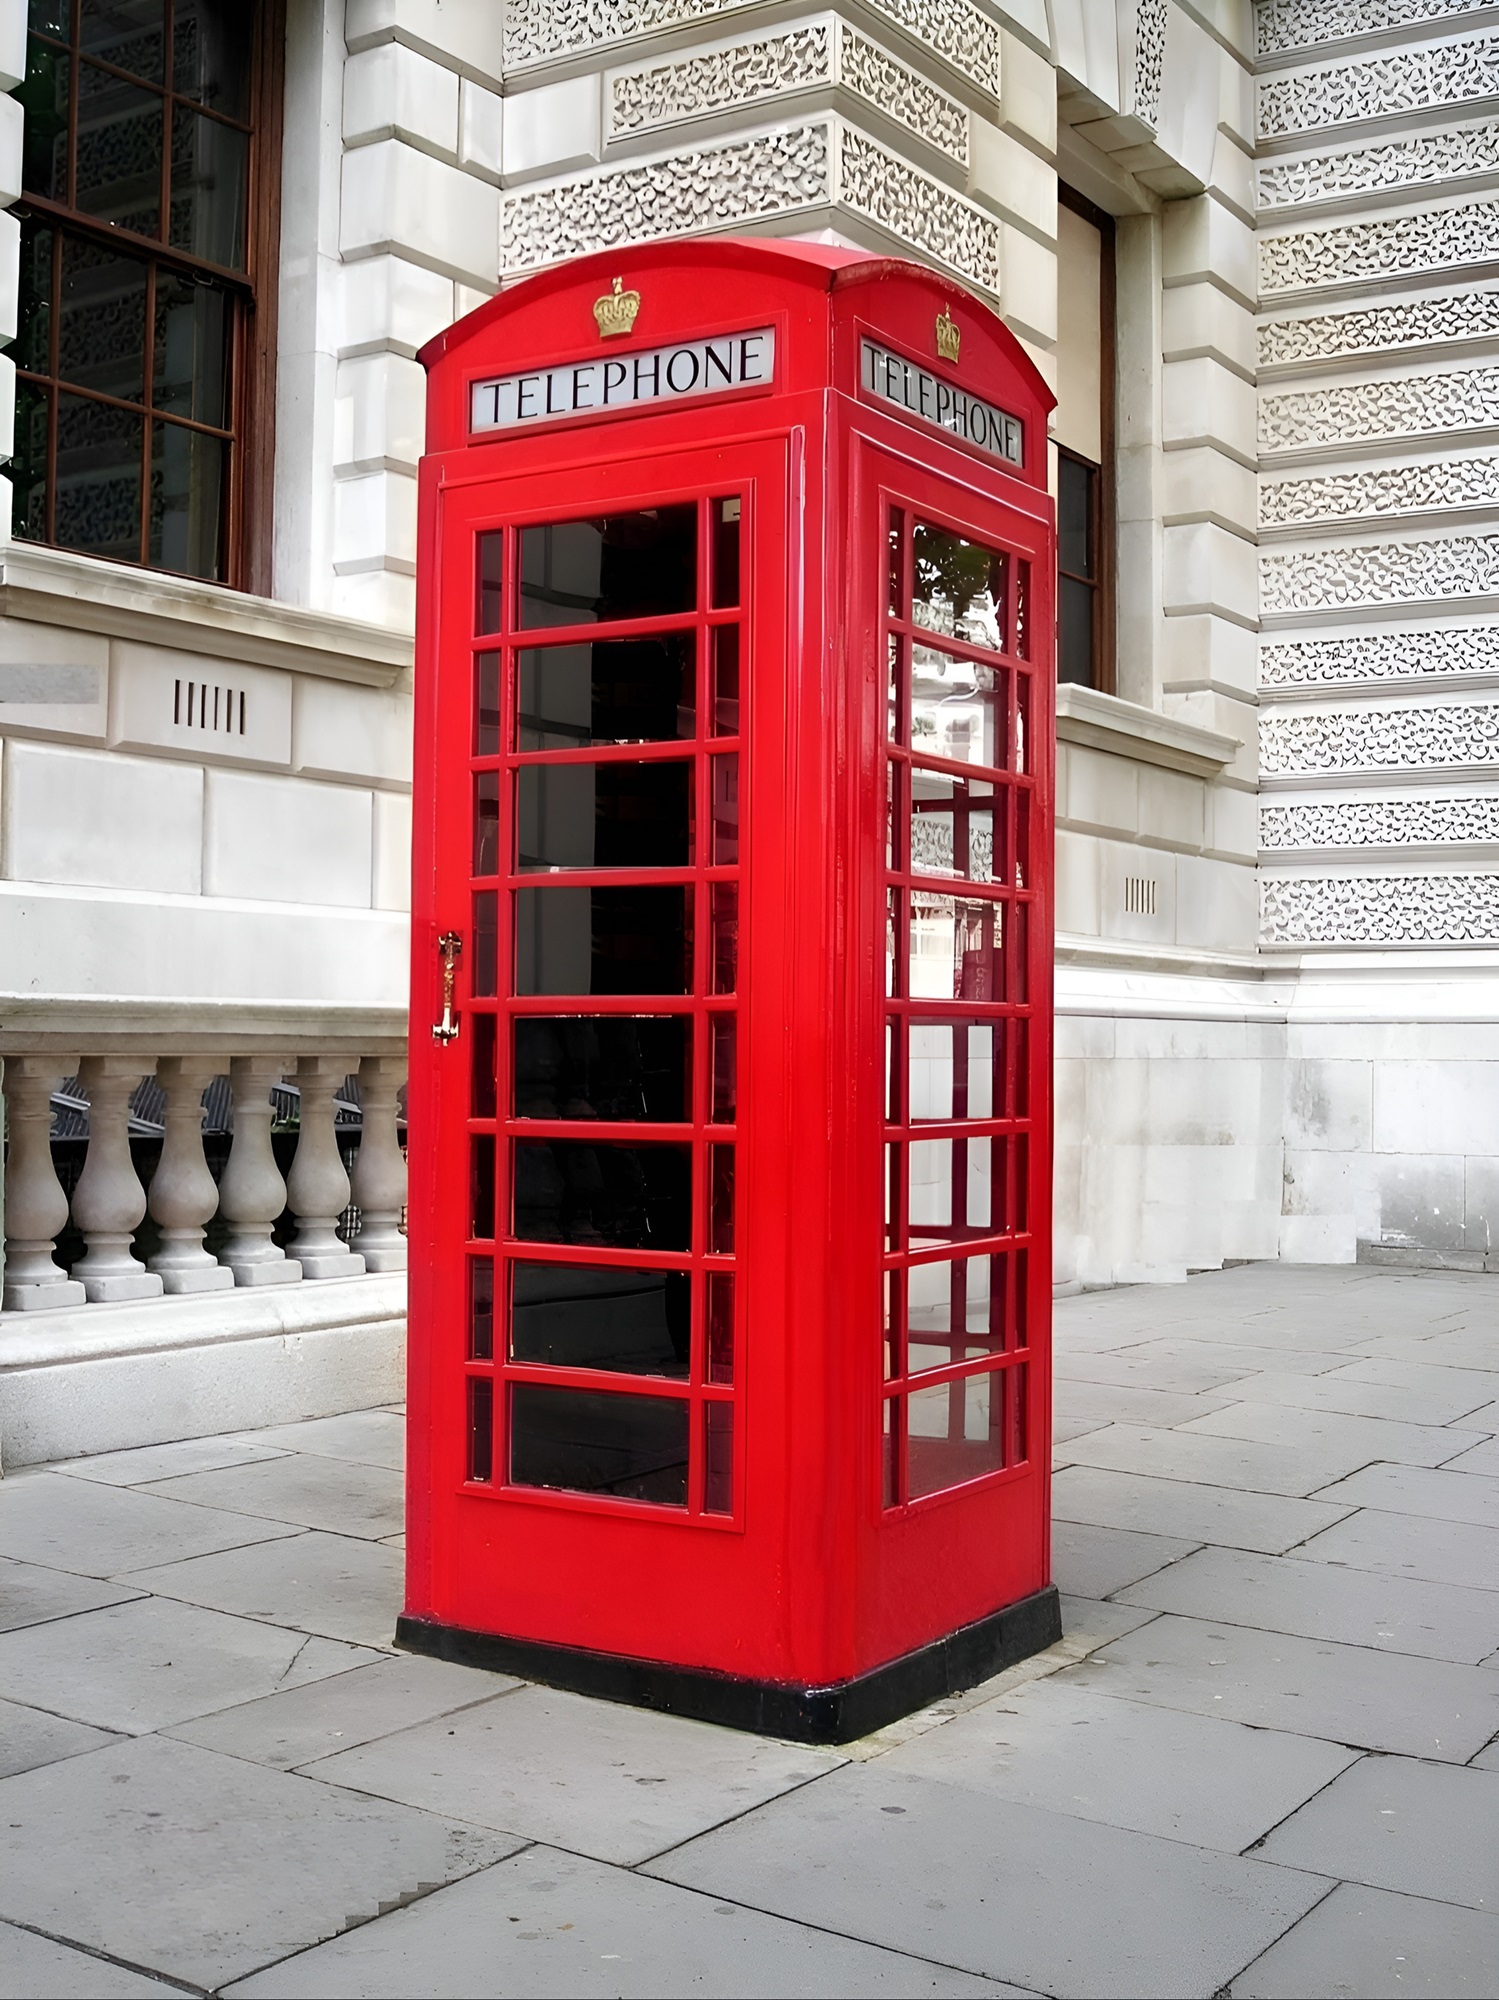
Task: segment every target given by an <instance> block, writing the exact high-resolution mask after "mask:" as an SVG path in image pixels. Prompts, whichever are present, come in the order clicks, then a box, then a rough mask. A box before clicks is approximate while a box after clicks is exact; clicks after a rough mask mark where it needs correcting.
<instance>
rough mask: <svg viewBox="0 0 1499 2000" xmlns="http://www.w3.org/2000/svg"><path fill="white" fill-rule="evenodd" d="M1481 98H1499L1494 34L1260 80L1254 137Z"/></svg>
mask: <svg viewBox="0 0 1499 2000" xmlns="http://www.w3.org/2000/svg"><path fill="white" fill-rule="evenodd" d="M1486 97H1499V35H1473V36H1468V37H1465V38H1464V39H1463V40H1462V41H1439V42H1428V43H1426V44H1425V45H1424V46H1423V47H1419V48H1413V49H1398V50H1392V51H1391V52H1389V53H1388V54H1379V55H1363V56H1359V57H1357V58H1356V59H1355V60H1352V61H1349V62H1341V63H1328V64H1326V65H1324V66H1323V67H1322V68H1320V69H1307V70H1298V71H1296V72H1294V73H1293V74H1292V75H1290V76H1277V77H1262V78H1261V79H1260V86H1259V91H1258V95H1257V121H1258V128H1259V136H1260V138H1261V140H1266V139H1289V138H1293V137H1294V136H1295V135H1296V134H1297V133H1299V132H1317V131H1321V130H1324V129H1325V128H1326V127H1328V126H1330V125H1347V124H1352V123H1354V122H1355V121H1356V120H1359V119H1363V118H1390V117H1395V116H1398V115H1399V114H1401V113H1402V112H1403V113H1407V114H1409V113H1411V112H1415V111H1429V110H1431V109H1433V107H1435V106H1443V107H1450V106H1456V105H1459V104H1472V103H1476V102H1478V101H1480V100H1481V99H1483V98H1486Z"/></svg>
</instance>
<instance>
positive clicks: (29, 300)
mask: <svg viewBox="0 0 1499 2000" xmlns="http://www.w3.org/2000/svg"><path fill="white" fill-rule="evenodd" d="M15 363H16V366H17V367H18V368H30V369H31V370H33V371H34V373H36V374H38V375H50V374H51V373H52V231H51V230H50V229H49V228H48V227H47V225H46V224H45V223H42V222H38V220H37V219H36V217H35V216H34V215H23V216H22V217H21V264H20V270H19V273H18V283H17V296H16V344H15Z"/></svg>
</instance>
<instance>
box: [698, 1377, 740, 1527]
mask: <svg viewBox="0 0 1499 2000" xmlns="http://www.w3.org/2000/svg"><path fill="white" fill-rule="evenodd" d="M733 1511H734V1405H733V1404H732V1403H705V1404H704V1405H703V1512H704V1513H705V1514H732V1513H733Z"/></svg>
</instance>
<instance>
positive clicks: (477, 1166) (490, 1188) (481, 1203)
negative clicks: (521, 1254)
mask: <svg viewBox="0 0 1499 2000" xmlns="http://www.w3.org/2000/svg"><path fill="white" fill-rule="evenodd" d="M468 1233H469V1235H470V1236H472V1237H474V1238H475V1239H476V1240H477V1241H479V1242H485V1241H487V1240H488V1239H489V1238H490V1237H491V1236H493V1235H494V1139H493V1137H492V1135H491V1134H489V1133H487V1132H481V1133H480V1134H479V1135H478V1136H477V1137H476V1138H474V1139H471V1140H470V1142H469V1227H468Z"/></svg>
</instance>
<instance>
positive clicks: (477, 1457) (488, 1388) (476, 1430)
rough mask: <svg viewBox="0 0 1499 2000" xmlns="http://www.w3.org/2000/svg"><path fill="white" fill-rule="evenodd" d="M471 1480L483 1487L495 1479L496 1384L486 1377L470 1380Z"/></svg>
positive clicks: (469, 1438) (469, 1435) (469, 1471)
mask: <svg viewBox="0 0 1499 2000" xmlns="http://www.w3.org/2000/svg"><path fill="white" fill-rule="evenodd" d="M468 1476H469V1478H470V1479H472V1480H475V1481H476V1482H478V1483H479V1484H480V1485H487V1484H488V1483H489V1481H490V1480H492V1479H493V1478H494V1383H493V1382H492V1381H491V1380H490V1379H489V1377H488V1376H487V1375H471V1376H470V1377H469V1380H468Z"/></svg>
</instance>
